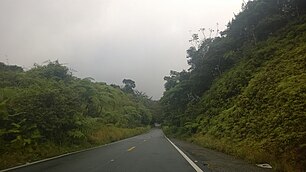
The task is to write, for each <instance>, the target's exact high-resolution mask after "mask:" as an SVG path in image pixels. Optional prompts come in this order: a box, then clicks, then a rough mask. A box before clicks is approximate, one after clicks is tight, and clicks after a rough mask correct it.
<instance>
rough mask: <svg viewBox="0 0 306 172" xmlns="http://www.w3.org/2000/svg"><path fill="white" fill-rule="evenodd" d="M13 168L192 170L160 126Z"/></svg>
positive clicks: (30, 171) (25, 171) (22, 171)
mask: <svg viewBox="0 0 306 172" xmlns="http://www.w3.org/2000/svg"><path fill="white" fill-rule="evenodd" d="M12 171H16V172H37V171H42V172H70V171H71V172H103V171H111V172H124V171H127V172H138V171H139V172H150V171H152V172H153V171H154V172H158V171H162V172H167V171H169V172H172V171H173V172H189V171H193V172H194V171H195V170H194V168H193V167H192V166H191V165H190V164H189V163H188V162H187V160H186V159H184V157H183V156H182V155H181V154H180V153H179V152H178V151H177V150H176V148H175V147H174V146H173V145H171V143H170V142H169V141H168V140H167V139H166V138H165V137H164V134H163V132H162V131H161V130H160V129H152V130H151V131H150V132H148V133H146V134H142V135H139V136H136V137H132V138H129V139H126V140H123V141H119V142H116V143H114V144H110V145H106V146H103V147H100V148H97V149H92V150H89V151H84V152H80V153H76V154H72V155H68V156H64V157H61V158H56V159H53V160H49V161H45V162H42V163H37V164H33V165H29V166H26V167H22V168H18V169H15V170H12Z"/></svg>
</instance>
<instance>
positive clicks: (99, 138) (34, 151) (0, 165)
mask: <svg viewBox="0 0 306 172" xmlns="http://www.w3.org/2000/svg"><path fill="white" fill-rule="evenodd" d="M148 130H149V127H137V128H119V127H115V126H102V125H101V126H100V127H97V128H96V129H94V130H92V131H91V132H88V134H87V140H86V141H84V142H83V143H80V144H73V145H71V144H67V143H66V144H63V145H57V144H55V143H53V142H45V143H43V144H39V145H36V146H31V147H23V148H18V149H16V148H13V147H10V148H7V149H6V150H7V151H6V152H4V153H2V154H0V169H5V168H9V167H13V166H17V165H22V164H25V163H29V162H33V161H37V160H40V159H44V158H49V157H53V156H57V155H61V154H64V153H68V152H73V151H78V150H82V149H86V148H90V147H95V146H99V145H103V144H106V143H110V142H114V141H117V140H121V139H125V138H128V137H132V136H135V135H139V134H141V133H144V132H146V131H148Z"/></svg>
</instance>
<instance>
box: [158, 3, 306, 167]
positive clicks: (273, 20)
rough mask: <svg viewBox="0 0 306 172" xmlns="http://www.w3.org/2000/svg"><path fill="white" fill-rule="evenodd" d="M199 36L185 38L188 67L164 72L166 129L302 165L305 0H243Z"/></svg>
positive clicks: (241, 153)
mask: <svg viewBox="0 0 306 172" xmlns="http://www.w3.org/2000/svg"><path fill="white" fill-rule="evenodd" d="M203 30H204V29H201V31H203ZM212 31H213V30H212V29H210V34H209V35H211V33H212ZM203 33H205V32H203ZM217 34H218V33H217ZM200 36H201V34H194V35H192V39H191V40H190V42H191V43H192V46H191V47H190V48H189V49H188V50H187V60H188V64H189V65H190V68H189V70H188V71H185V70H183V71H181V72H177V71H171V72H170V75H169V76H166V77H165V78H164V79H165V81H166V83H165V89H166V91H165V92H164V94H163V97H162V98H161V100H160V103H161V105H162V109H163V116H164V124H163V125H164V127H163V128H164V131H165V132H166V133H167V134H169V135H170V134H171V135H172V136H175V137H180V138H184V139H186V140H189V141H192V142H195V143H197V144H199V145H202V146H205V147H209V148H213V149H217V150H220V151H223V152H226V153H229V154H232V155H235V156H238V157H242V158H245V159H247V160H249V161H250V162H253V163H269V164H271V165H272V167H273V169H275V170H280V171H305V170H306V156H305V155H306V125H305V121H306V109H305V107H306V102H305V101H306V1H304V0H290V1H289V0H254V1H248V2H247V3H244V4H243V5H242V11H241V12H240V13H239V14H237V15H235V17H234V18H233V19H232V21H230V22H229V23H228V25H227V29H226V30H224V31H222V32H220V34H218V36H216V37H211V36H207V34H206V35H205V34H203V36H202V37H203V38H200Z"/></svg>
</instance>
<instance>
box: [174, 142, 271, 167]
mask: <svg viewBox="0 0 306 172" xmlns="http://www.w3.org/2000/svg"><path fill="white" fill-rule="evenodd" d="M171 141H172V142H173V143H174V144H175V145H176V146H177V147H179V148H180V149H181V150H183V151H184V153H186V154H187V155H188V156H189V157H190V158H191V159H192V160H193V161H194V162H195V163H196V164H197V165H198V166H199V167H200V168H201V169H202V170H203V171H205V172H219V171H220V172H221V171H224V172H225V171H226V172H245V171H248V172H268V171H272V170H271V169H264V168H260V167H257V166H255V165H253V164H249V163H247V162H246V161H243V160H241V159H237V158H235V157H233V156H230V155H227V154H224V153H222V152H218V151H215V150H211V149H207V148H203V147H200V146H198V145H196V144H193V143H189V142H186V141H182V140H178V139H173V138H171Z"/></svg>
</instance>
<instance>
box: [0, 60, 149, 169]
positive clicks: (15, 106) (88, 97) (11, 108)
mask: <svg viewBox="0 0 306 172" xmlns="http://www.w3.org/2000/svg"><path fill="white" fill-rule="evenodd" d="M0 70H1V72H0V80H1V84H0V143H1V148H0V153H1V154H6V153H7V152H9V151H12V150H14V151H20V150H22V149H24V150H32V149H36V148H37V147H38V145H43V144H45V143H51V144H55V145H56V146H59V147H60V146H63V145H80V144H86V143H88V140H89V139H90V136H89V135H90V133H91V132H93V130H95V129H96V128H95V126H96V125H98V126H107V125H113V126H116V127H125V128H131V129H132V128H135V127H142V126H147V125H149V124H150V123H151V120H152V110H151V109H149V107H150V106H151V104H150V101H151V100H150V99H149V98H148V97H147V96H145V94H144V93H142V94H139V95H136V94H135V93H134V90H133V94H126V93H124V92H123V91H122V90H120V89H118V88H116V87H112V86H108V85H106V84H105V83H101V82H93V81H92V80H93V79H92V78H84V79H79V78H77V77H74V76H72V74H71V72H70V71H69V70H68V68H67V67H66V66H63V65H61V64H60V63H59V62H58V61H55V62H49V63H48V64H47V65H44V66H39V65H35V67H34V68H32V69H30V70H29V71H23V70H22V68H20V67H18V66H9V65H5V64H4V63H0ZM133 83H134V87H135V82H134V81H133ZM134 87H133V85H132V88H134ZM124 135H125V134H123V135H122V137H124ZM116 139H117V138H114V139H111V141H112V140H116ZM105 140H106V141H108V139H105ZM0 166H1V165H0Z"/></svg>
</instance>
